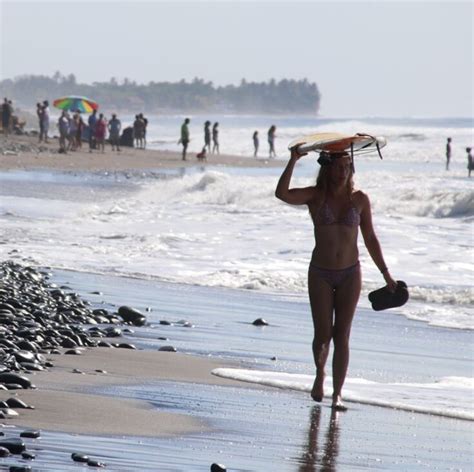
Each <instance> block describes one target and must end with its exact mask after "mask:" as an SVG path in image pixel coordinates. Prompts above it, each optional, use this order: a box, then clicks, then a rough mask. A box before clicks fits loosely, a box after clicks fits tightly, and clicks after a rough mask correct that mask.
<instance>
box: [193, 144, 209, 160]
mask: <svg viewBox="0 0 474 472" xmlns="http://www.w3.org/2000/svg"><path fill="white" fill-rule="evenodd" d="M196 158H197V160H198V161H207V152H206V146H203V148H202V151H201V152H198V153H197V154H196Z"/></svg>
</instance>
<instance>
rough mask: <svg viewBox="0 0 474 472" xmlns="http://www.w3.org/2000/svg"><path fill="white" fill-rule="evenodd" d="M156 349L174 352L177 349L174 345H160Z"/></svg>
mask: <svg viewBox="0 0 474 472" xmlns="http://www.w3.org/2000/svg"><path fill="white" fill-rule="evenodd" d="M158 351H162V352H176V351H177V349H176V348H175V347H174V346H161V347H160V349H158Z"/></svg>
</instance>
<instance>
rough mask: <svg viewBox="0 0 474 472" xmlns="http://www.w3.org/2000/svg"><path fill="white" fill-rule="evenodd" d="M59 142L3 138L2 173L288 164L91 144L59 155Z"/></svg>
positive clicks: (0, 139) (0, 149) (0, 152)
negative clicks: (92, 146)
mask: <svg viewBox="0 0 474 472" xmlns="http://www.w3.org/2000/svg"><path fill="white" fill-rule="evenodd" d="M58 149H59V144H58V141H57V139H51V140H50V141H49V144H44V143H38V138H37V137H34V136H8V137H4V136H3V135H0V171H2V170H39V169H41V170H51V171H91V172H92V171H124V170H145V169H148V170H150V169H178V168H186V167H194V166H227V167H282V166H283V165H284V164H285V163H284V162H283V161H278V160H275V159H264V158H260V159H254V158H252V157H243V156H232V155H228V154H219V155H216V154H211V155H209V156H208V158H207V160H206V161H198V159H197V158H196V155H195V153H192V152H189V153H188V155H187V158H186V160H185V161H183V160H182V156H181V153H180V152H173V151H157V150H150V149H146V150H143V149H135V148H129V147H121V152H117V151H112V150H111V146H110V145H106V148H105V152H104V153H102V152H99V151H97V150H94V151H93V152H92V153H90V152H89V147H88V144H87V143H83V146H82V148H81V149H80V150H78V151H70V152H68V153H67V154H59V153H58Z"/></svg>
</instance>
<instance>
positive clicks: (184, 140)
mask: <svg viewBox="0 0 474 472" xmlns="http://www.w3.org/2000/svg"><path fill="white" fill-rule="evenodd" d="M190 121H191V120H190V119H189V118H186V119H185V120H184V122H183V124H182V125H181V137H180V138H179V141H178V144H182V145H183V161H185V160H186V151H187V149H188V144H189V127H188V125H189V122H190Z"/></svg>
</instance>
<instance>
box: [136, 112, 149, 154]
mask: <svg viewBox="0 0 474 472" xmlns="http://www.w3.org/2000/svg"><path fill="white" fill-rule="evenodd" d="M138 116H139V117H140V119H141V120H142V121H143V149H145V148H146V130H147V127H148V119H147V118H145V117H144V116H143V113H140V114H139V115H138Z"/></svg>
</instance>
